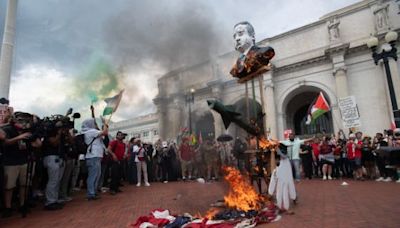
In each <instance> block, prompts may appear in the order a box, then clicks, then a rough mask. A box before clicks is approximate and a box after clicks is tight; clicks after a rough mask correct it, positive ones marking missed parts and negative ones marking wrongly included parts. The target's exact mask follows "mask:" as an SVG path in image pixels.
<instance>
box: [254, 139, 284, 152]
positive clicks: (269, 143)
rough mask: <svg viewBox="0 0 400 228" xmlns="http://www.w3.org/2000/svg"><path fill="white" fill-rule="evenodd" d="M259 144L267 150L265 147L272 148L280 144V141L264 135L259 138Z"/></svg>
mask: <svg viewBox="0 0 400 228" xmlns="http://www.w3.org/2000/svg"><path fill="white" fill-rule="evenodd" d="M258 145H259V146H260V148H261V149H263V150H265V149H272V148H274V147H276V146H278V145H279V142H278V141H275V140H268V139H266V138H264V137H261V138H259V139H258Z"/></svg>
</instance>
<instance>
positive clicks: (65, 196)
mask: <svg viewBox="0 0 400 228" xmlns="http://www.w3.org/2000/svg"><path fill="white" fill-rule="evenodd" d="M58 118H59V119H53V120H52V121H51V123H52V125H51V127H50V126H47V125H46V123H43V122H41V125H46V126H45V132H41V133H40V134H37V132H34V131H35V130H33V128H32V125H36V124H37V123H36V122H39V119H38V118H37V117H36V116H34V115H31V114H29V113H23V112H15V113H9V115H8V116H6V118H5V121H3V123H2V124H1V126H0V211H1V214H2V217H4V218H6V217H10V216H12V215H13V214H15V210H17V211H18V212H19V213H20V214H21V215H22V217H25V216H26V215H27V214H28V213H29V211H30V208H31V207H34V206H36V205H38V204H39V205H40V204H42V203H41V202H43V205H44V209H45V210H60V209H62V208H63V207H64V206H65V204H67V203H68V202H69V201H71V200H73V198H72V196H73V195H74V194H75V193H74V192H77V191H83V189H85V191H86V198H87V200H88V201H93V200H99V199H100V198H101V194H111V195H116V194H119V193H121V192H122V189H121V187H122V186H123V183H124V182H125V183H128V184H132V185H136V186H138V187H141V186H145V187H150V185H151V182H155V181H160V182H163V183H168V182H169V181H177V180H191V179H195V178H204V179H206V180H210V181H211V180H216V179H218V178H219V172H220V169H219V167H220V165H221V164H230V162H231V161H232V157H230V156H229V153H228V151H230V150H231V149H230V148H229V145H228V144H224V143H218V142H216V141H215V140H212V139H206V140H205V141H204V142H203V143H197V144H196V145H194V144H193V143H192V139H191V138H190V137H183V138H182V142H180V143H179V145H177V143H176V142H174V141H173V140H166V141H162V140H158V141H157V142H155V143H154V145H153V144H151V143H145V142H141V140H140V138H131V139H129V140H128V139H127V138H126V136H127V135H126V134H124V133H123V132H120V131H118V132H117V133H116V135H110V134H109V132H108V125H107V124H105V123H103V126H101V128H99V127H98V125H97V123H96V121H95V119H94V118H90V119H86V120H84V121H83V122H82V126H81V132H79V133H78V132H77V130H75V129H74V127H73V125H72V126H70V124H68V121H67V122H65V118H64V119H63V117H60V116H59V117H58ZM47 124H48V123H47ZM42 127H43V126H42ZM42 127H39V128H42ZM42 130H43V129H42Z"/></svg>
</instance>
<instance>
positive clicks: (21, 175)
mask: <svg viewBox="0 0 400 228" xmlns="http://www.w3.org/2000/svg"><path fill="white" fill-rule="evenodd" d="M33 119H34V117H33V116H32V115H31V114H29V113H23V112H16V113H15V114H14V115H13V116H12V117H11V120H10V122H9V124H6V125H4V126H2V129H3V132H4V134H5V135H3V138H4V147H3V164H4V177H5V186H4V203H5V209H4V211H3V217H10V216H11V215H12V209H11V200H12V193H13V189H14V188H15V187H16V186H17V180H19V206H20V208H19V211H20V213H21V214H22V216H23V217H25V216H26V214H27V212H28V207H27V205H26V203H25V198H26V195H27V194H26V193H27V187H29V186H28V182H27V180H28V179H27V178H28V177H27V176H28V159H29V154H30V152H31V151H32V148H33V147H40V146H41V141H40V139H39V138H35V137H32V133H31V132H29V130H31V127H32V125H33Z"/></svg>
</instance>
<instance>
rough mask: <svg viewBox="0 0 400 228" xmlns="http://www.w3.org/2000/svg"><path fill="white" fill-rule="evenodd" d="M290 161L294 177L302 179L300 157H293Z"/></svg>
mask: <svg viewBox="0 0 400 228" xmlns="http://www.w3.org/2000/svg"><path fill="white" fill-rule="evenodd" d="M290 162H291V163H292V167H293V176H294V178H295V179H296V180H300V159H292V160H291V161H290Z"/></svg>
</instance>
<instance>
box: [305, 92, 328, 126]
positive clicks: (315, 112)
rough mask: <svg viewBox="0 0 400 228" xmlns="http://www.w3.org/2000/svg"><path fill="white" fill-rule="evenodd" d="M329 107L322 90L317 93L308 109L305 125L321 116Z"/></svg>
mask: <svg viewBox="0 0 400 228" xmlns="http://www.w3.org/2000/svg"><path fill="white" fill-rule="evenodd" d="M330 110H331V109H330V107H329V104H328V102H327V101H326V99H325V97H324V95H323V94H322V92H320V93H319V96H318V98H317V100H316V101H315V102H313V103H312V104H311V106H310V108H309V109H308V116H307V122H306V124H307V125H310V124H311V123H313V122H314V121H315V120H316V119H317V118H318V117H320V116H322V115H323V114H324V113H325V112H329V111H330Z"/></svg>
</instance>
